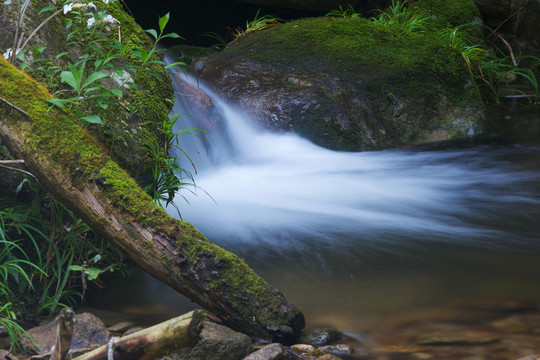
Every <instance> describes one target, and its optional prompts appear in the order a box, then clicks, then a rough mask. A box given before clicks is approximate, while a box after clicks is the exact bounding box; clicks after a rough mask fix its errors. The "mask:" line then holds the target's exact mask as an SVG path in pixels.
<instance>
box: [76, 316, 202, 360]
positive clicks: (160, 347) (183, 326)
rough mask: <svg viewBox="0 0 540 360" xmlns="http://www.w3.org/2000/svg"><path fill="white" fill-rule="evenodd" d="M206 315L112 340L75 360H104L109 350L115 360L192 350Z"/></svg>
mask: <svg viewBox="0 0 540 360" xmlns="http://www.w3.org/2000/svg"><path fill="white" fill-rule="evenodd" d="M205 317H206V314H205V313H204V312H203V311H201V310H195V311H191V312H189V313H187V314H185V315H182V316H179V317H176V318H174V319H171V320H168V321H165V322H162V323H161V324H157V325H155V326H152V327H149V328H147V329H144V330H141V331H137V332H136V333H133V334H130V335H127V336H124V337H122V338H120V339H117V340H115V339H114V338H113V339H111V342H110V344H108V345H103V346H101V347H99V348H97V349H95V350H93V351H91V352H89V353H86V354H84V355H81V356H79V357H76V358H75V359H74V360H107V359H108V358H109V356H108V353H109V351H108V350H109V349H111V350H112V354H113V358H114V360H129V359H138V360H152V359H157V358H161V357H163V356H165V355H168V354H173V353H175V352H178V351H180V350H182V349H185V348H188V347H192V346H194V345H195V344H196V343H197V341H199V333H200V331H201V327H202V321H203V320H204V318H205Z"/></svg>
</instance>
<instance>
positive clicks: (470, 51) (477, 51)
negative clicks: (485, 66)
mask: <svg viewBox="0 0 540 360" xmlns="http://www.w3.org/2000/svg"><path fill="white" fill-rule="evenodd" d="M459 30H460V27H455V28H444V29H441V30H439V31H437V33H436V35H437V36H438V37H439V38H441V39H442V40H444V41H445V42H446V43H447V44H448V45H450V46H451V47H453V48H454V49H456V50H458V51H459V53H460V54H461V56H462V57H463V60H465V63H466V64H467V67H468V69H469V72H470V73H471V75H473V76H474V74H473V70H475V69H477V68H478V66H479V64H480V63H482V62H484V61H487V60H488V59H489V58H490V54H489V52H488V50H487V49H485V48H484V47H483V46H481V45H478V44H473V45H469V42H468V41H467V39H466V37H465V36H463V33H461V32H460V31H459ZM473 67H474V69H473Z"/></svg>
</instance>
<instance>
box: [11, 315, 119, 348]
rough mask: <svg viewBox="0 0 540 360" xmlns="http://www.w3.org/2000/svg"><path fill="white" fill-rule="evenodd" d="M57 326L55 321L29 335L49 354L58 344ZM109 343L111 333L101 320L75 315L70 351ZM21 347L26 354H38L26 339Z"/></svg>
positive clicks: (37, 328)
mask: <svg viewBox="0 0 540 360" xmlns="http://www.w3.org/2000/svg"><path fill="white" fill-rule="evenodd" d="M57 326H58V320H56V319H55V320H54V321H52V322H50V323H48V324H45V325H42V326H38V327H35V328H33V329H30V330H29V331H28V334H29V335H30V336H31V337H32V338H33V339H34V341H35V342H36V343H37V345H38V346H39V347H40V348H41V350H43V351H44V352H48V351H50V350H51V348H52V346H53V345H54V344H55V343H56V328H57ZM108 341H109V332H108V331H107V328H106V327H105V324H103V322H102V321H101V320H100V319H99V318H97V317H95V316H94V315H92V314H90V313H83V314H79V315H75V326H74V329H73V339H72V341H71V347H70V350H72V351H73V350H76V349H94V348H97V347H100V346H101V345H104V344H106V343H107V342H108ZM21 345H22V349H23V352H25V353H29V354H36V353H38V351H37V349H36V348H35V346H34V345H33V344H32V343H31V342H30V341H29V340H28V339H26V338H25V339H24V340H23V341H22V344H21Z"/></svg>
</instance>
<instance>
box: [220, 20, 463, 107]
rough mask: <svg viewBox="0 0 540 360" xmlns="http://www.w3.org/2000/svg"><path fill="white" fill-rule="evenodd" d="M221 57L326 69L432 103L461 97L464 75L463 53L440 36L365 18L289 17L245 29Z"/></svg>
mask: <svg viewBox="0 0 540 360" xmlns="http://www.w3.org/2000/svg"><path fill="white" fill-rule="evenodd" d="M285 54H286V55H287V56H285ZM220 56H223V57H225V58H227V57H229V58H230V59H234V58H235V57H236V56H246V57H249V58H251V59H253V60H256V61H258V62H261V63H266V64H270V65H272V66H273V67H275V68H276V69H281V70H285V71H287V70H289V71H292V70H298V69H301V70H303V71H306V72H313V73H315V72H319V71H323V70H324V71H325V73H326V74H328V75H330V76H335V77H337V78H341V79H347V80H348V81H350V82H351V83H353V84H355V83H356V84H360V85H361V86H370V84H375V83H376V84H378V86H380V87H383V88H384V89H386V90H387V91H390V92H393V93H396V92H401V93H403V94H408V95H410V96H416V97H425V98H428V99H430V100H431V101H432V102H436V101H438V99H437V94H441V93H442V94H443V95H444V96H447V97H449V98H456V97H457V98H459V97H461V96H462V94H461V93H460V92H459V91H460V90H459V89H462V88H463V85H464V84H465V82H466V79H467V72H466V71H464V69H465V63H464V62H463V59H462V58H461V55H460V54H459V53H458V52H457V51H456V50H455V49H452V48H451V47H449V46H448V45H446V44H445V43H444V42H442V40H440V39H439V38H437V37H434V36H430V35H427V34H423V33H412V32H408V31H405V30H403V29H402V28H400V27H397V26H382V25H378V24H374V23H373V22H371V21H368V20H366V19H337V18H313V19H302V20H297V21H293V22H290V23H286V24H282V25H280V26H274V27H272V28H269V29H267V30H264V31H261V32H258V33H257V34H256V36H253V35H250V34H248V35H246V36H244V37H242V38H241V39H240V40H238V41H237V43H236V44H235V46H232V47H230V48H229V49H228V50H226V51H224V52H223V53H222V55H220Z"/></svg>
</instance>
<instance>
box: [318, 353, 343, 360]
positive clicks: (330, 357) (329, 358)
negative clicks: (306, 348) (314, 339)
mask: <svg viewBox="0 0 540 360" xmlns="http://www.w3.org/2000/svg"><path fill="white" fill-rule="evenodd" d="M317 360H341V358H340V357H339V356H336V355H334V354H324V355H323V356H319V357H318V358H317Z"/></svg>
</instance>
